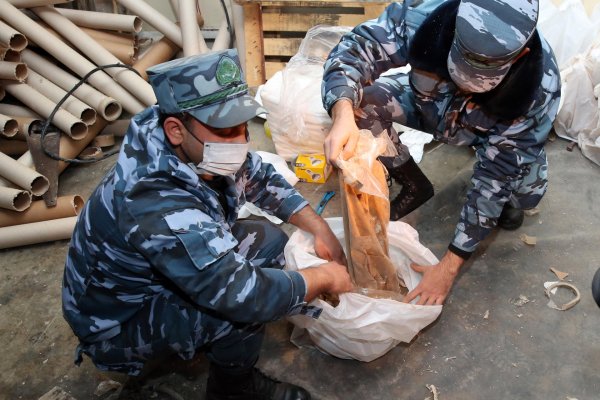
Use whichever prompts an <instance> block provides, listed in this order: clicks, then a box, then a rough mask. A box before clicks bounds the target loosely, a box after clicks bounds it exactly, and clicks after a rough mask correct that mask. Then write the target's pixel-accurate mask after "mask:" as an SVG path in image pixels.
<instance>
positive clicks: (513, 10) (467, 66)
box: [448, 0, 539, 93]
mask: <svg viewBox="0 0 600 400" xmlns="http://www.w3.org/2000/svg"><path fill="white" fill-rule="evenodd" d="M538 13H539V4H538V0H462V1H461V2H460V5H459V6H458V15H457V16H456V29H455V33H454V40H453V42H452V47H451V48H450V53H449V55H448V71H449V72H450V76H451V77H452V80H453V81H454V82H455V83H456V84H457V85H458V86H459V87H460V88H461V89H463V90H466V91H469V92H475V93H482V92H487V91H489V90H492V89H493V88H495V87H496V86H497V85H498V84H499V83H500V82H501V81H502V79H504V77H505V76H506V74H507V73H508V71H509V69H510V67H511V65H512V63H511V62H510V61H512V60H513V59H515V58H516V57H517V56H518V55H519V54H520V52H521V50H522V49H523V47H524V46H525V44H526V43H527V42H528V41H529V39H530V38H531V36H532V35H533V33H534V32H535V27H536V24H537V20H538Z"/></svg>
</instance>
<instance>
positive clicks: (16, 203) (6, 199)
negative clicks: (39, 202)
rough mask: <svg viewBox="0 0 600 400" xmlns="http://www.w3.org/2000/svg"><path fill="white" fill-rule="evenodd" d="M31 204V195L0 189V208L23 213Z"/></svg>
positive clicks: (11, 189)
mask: <svg viewBox="0 0 600 400" xmlns="http://www.w3.org/2000/svg"><path fill="white" fill-rule="evenodd" d="M30 204H31V193H29V192H28V191H26V190H21V189H15V188H9V187H0V208H6V209H7V210H14V211H23V210H26V209H27V207H29V205H30Z"/></svg>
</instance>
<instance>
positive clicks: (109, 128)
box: [102, 119, 131, 137]
mask: <svg viewBox="0 0 600 400" xmlns="http://www.w3.org/2000/svg"><path fill="white" fill-rule="evenodd" d="M130 123H131V119H118V120H116V121H113V122H111V123H110V124H108V125H106V127H105V128H104V129H103V130H102V134H106V135H113V136H117V137H123V136H125V134H126V133H127V129H129V124H130Z"/></svg>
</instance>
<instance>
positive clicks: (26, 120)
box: [13, 117, 44, 141]
mask: <svg viewBox="0 0 600 400" xmlns="http://www.w3.org/2000/svg"><path fill="white" fill-rule="evenodd" d="M14 119H15V120H16V121H17V123H18V124H19V125H18V126H19V127H18V131H17V134H16V135H15V136H14V138H13V139H17V140H25V141H26V140H27V135H29V127H30V126H31V124H37V125H38V126H40V127H41V126H42V125H43V124H44V121H43V120H42V119H41V118H31V117H14Z"/></svg>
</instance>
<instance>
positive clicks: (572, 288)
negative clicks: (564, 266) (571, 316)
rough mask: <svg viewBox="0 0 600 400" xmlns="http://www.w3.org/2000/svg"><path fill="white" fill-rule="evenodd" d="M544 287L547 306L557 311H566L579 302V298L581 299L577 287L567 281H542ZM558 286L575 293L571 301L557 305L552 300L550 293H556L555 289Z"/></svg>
mask: <svg viewBox="0 0 600 400" xmlns="http://www.w3.org/2000/svg"><path fill="white" fill-rule="evenodd" d="M544 287H545V288H546V291H545V292H544V293H545V294H546V297H548V299H550V300H548V303H547V306H548V307H550V308H553V309H555V310H558V311H567V310H569V309H571V308H573V307H575V305H576V304H577V303H579V300H581V294H580V293H579V289H577V287H576V286H575V285H573V284H571V283H567V282H545V283H544ZM559 287H564V288H567V289H569V290H570V291H572V292H573V294H574V295H575V298H574V299H572V300H571V301H568V302H566V303H564V304H562V305H557V304H556V303H555V302H554V300H552V297H551V295H554V294H556V289H558V288H559Z"/></svg>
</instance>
